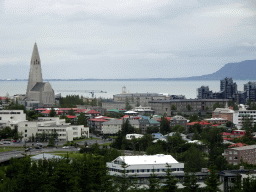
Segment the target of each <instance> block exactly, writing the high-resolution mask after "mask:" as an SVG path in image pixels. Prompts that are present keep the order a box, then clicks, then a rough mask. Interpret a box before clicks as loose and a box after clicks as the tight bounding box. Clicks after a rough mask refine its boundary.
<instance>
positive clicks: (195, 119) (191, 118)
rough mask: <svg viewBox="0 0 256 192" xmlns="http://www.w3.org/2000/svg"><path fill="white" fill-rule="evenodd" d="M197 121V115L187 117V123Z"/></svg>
mask: <svg viewBox="0 0 256 192" xmlns="http://www.w3.org/2000/svg"><path fill="white" fill-rule="evenodd" d="M195 121H198V115H197V114H192V115H190V116H189V122H195Z"/></svg>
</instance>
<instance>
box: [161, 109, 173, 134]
mask: <svg viewBox="0 0 256 192" xmlns="http://www.w3.org/2000/svg"><path fill="white" fill-rule="evenodd" d="M169 132H171V128H170V122H169V121H168V119H167V118H166V114H165V115H164V116H163V117H161V122H160V133H162V134H163V135H165V134H167V133H169Z"/></svg>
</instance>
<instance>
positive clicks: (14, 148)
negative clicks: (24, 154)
mask: <svg viewBox="0 0 256 192" xmlns="http://www.w3.org/2000/svg"><path fill="white" fill-rule="evenodd" d="M23 150H24V148H23V147H9V146H8V147H3V146H1V147H0V153H1V152H7V151H23Z"/></svg>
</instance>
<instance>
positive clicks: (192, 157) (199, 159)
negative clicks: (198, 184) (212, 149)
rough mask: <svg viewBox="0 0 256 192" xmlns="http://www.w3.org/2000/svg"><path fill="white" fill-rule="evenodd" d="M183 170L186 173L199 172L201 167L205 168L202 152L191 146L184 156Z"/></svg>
mask: <svg viewBox="0 0 256 192" xmlns="http://www.w3.org/2000/svg"><path fill="white" fill-rule="evenodd" d="M184 163H185V170H186V171H188V172H197V171H200V170H201V168H202V167H206V163H207V162H206V160H205V159H204V157H203V155H202V152H201V151H200V150H199V149H198V148H196V147H195V146H191V147H190V148H189V149H188V150H187V151H186V152H185V154H184Z"/></svg>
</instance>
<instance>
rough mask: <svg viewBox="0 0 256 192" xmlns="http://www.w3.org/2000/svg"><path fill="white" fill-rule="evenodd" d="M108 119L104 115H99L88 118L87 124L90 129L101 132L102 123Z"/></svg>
mask: <svg viewBox="0 0 256 192" xmlns="http://www.w3.org/2000/svg"><path fill="white" fill-rule="evenodd" d="M107 121H108V120H107V119H106V117H105V116H101V118H93V119H88V120H87V126H88V127H89V128H90V129H94V130H95V131H97V132H100V133H101V132H102V123H104V122H107Z"/></svg>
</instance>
